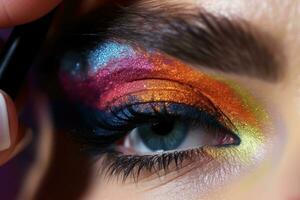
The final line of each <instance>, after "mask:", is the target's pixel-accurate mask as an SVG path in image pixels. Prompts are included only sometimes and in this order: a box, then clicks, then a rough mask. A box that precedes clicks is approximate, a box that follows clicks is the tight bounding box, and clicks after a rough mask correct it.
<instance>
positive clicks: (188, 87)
mask: <svg viewBox="0 0 300 200" xmlns="http://www.w3.org/2000/svg"><path fill="white" fill-rule="evenodd" d="M86 54H87V55H86V57H87V65H88V66H87V70H88V73H87V74H88V76H87V78H86V79H84V80H82V79H78V78H77V77H76V76H74V75H72V73H68V72H67V71H61V73H60V80H61V84H62V87H63V89H64V90H65V92H66V93H67V95H68V96H69V97H70V98H71V99H76V100H77V101H80V102H81V103H83V104H85V105H87V106H89V107H94V108H96V109H98V110H100V111H101V110H102V111H105V110H106V109H107V108H111V107H118V106H121V105H122V104H124V103H128V102H129V103H131V104H134V103H138V102H144V103H146V102H175V103H178V104H186V105H189V106H195V107H197V108H199V109H201V108H206V111H207V110H208V111H209V105H208V102H207V101H205V99H209V100H210V101H211V102H210V103H211V104H214V105H217V107H218V108H219V109H220V110H221V111H222V112H224V113H225V114H226V116H228V117H229V118H230V120H231V121H232V122H233V124H234V125H235V127H237V134H238V136H239V137H240V138H241V141H242V143H241V145H240V149H241V151H242V152H243V155H244V158H245V160H251V159H252V157H255V156H256V155H257V156H258V153H257V154H256V153H255V152H258V150H259V146H261V145H262V144H263V142H264V139H265V135H264V134H263V128H264V123H265V122H264V120H266V119H265V118H258V116H267V114H266V112H265V111H264V109H263V108H262V107H260V106H259V104H258V103H257V104H256V103H254V101H255V100H254V98H253V97H252V96H251V95H250V94H248V93H247V92H246V91H244V89H242V88H240V87H238V86H237V84H235V83H229V81H226V80H222V78H216V77H213V76H210V75H208V74H205V73H203V72H201V71H200V70H197V69H195V68H193V67H191V66H188V65H187V64H185V63H183V62H181V61H180V60H177V59H175V58H173V57H170V56H167V55H165V54H163V53H160V52H156V51H148V50H145V49H143V48H137V47H131V46H129V45H127V44H122V43H119V42H114V41H110V42H106V43H104V44H101V45H98V46H97V47H96V48H95V49H93V50H91V51H88V52H86ZM241 94H242V95H241ZM253 106H254V107H255V108H253ZM157 109H160V108H159V107H158V108H157ZM211 153H212V154H215V153H216V152H215V151H211ZM215 156H217V155H215Z"/></svg>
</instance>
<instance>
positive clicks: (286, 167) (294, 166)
mask: <svg viewBox="0 0 300 200" xmlns="http://www.w3.org/2000/svg"><path fill="white" fill-rule="evenodd" d="M172 2H173V1H169V3H170V4H172ZM179 2H181V1H179ZM185 3H187V4H190V5H191V4H193V5H194V4H198V5H201V6H203V7H204V8H205V9H206V10H208V11H211V12H214V13H222V14H224V15H229V16H230V15H236V16H239V17H241V18H244V19H245V20H247V21H249V22H251V23H252V24H254V25H255V26H257V27H260V28H261V29H262V30H263V31H266V32H268V33H270V34H271V35H273V36H274V38H275V39H276V40H279V41H280V42H282V43H283V49H282V51H284V54H285V55H286V58H287V62H286V63H285V65H284V66H282V67H284V71H285V72H284V73H285V74H284V76H283V78H282V80H280V81H279V82H278V83H266V82H263V81H258V80H256V79H255V78H246V77H239V76H233V75H228V74H222V75H223V76H225V77H228V78H230V79H231V80H234V81H236V82H238V83H240V84H241V85H243V86H247V88H248V89H249V90H250V91H251V92H252V93H253V94H255V95H256V96H259V97H260V98H261V99H263V101H264V102H265V104H266V105H268V107H269V109H270V110H272V111H274V113H272V114H271V116H272V117H274V118H276V117H278V121H277V122H275V124H276V123H277V124H281V125H283V126H284V127H285V128H283V129H280V128H276V129H277V131H275V132H276V135H277V136H278V138H277V139H276V142H277V143H276V145H275V147H274V148H272V150H271V152H270V153H269V154H268V156H266V158H265V159H266V161H265V162H269V164H266V165H265V167H257V168H256V169H255V170H253V171H252V172H251V173H249V174H247V175H245V174H244V175H243V176H241V178H239V179H237V180H234V181H232V182H229V183H227V184H226V185H225V186H223V188H218V189H216V190H215V192H214V193H208V194H206V192H204V193H201V192H200V193H196V192H194V190H193V189H192V187H190V185H189V184H187V186H186V187H183V188H180V184H177V185H176V182H180V181H182V180H183V177H178V176H176V175H174V176H173V178H174V177H175V179H174V180H172V181H162V180H158V179H156V180H154V181H152V182H151V181H150V182H143V181H142V183H138V184H137V185H135V184H125V185H124V184H120V183H118V182H114V181H112V182H109V183H108V184H102V183H103V180H101V179H100V180H99V179H97V180H95V182H94V184H93V186H92V187H91V190H90V192H89V194H88V195H87V197H86V199H89V200H95V199H253V198H255V199H276V200H277V199H278V200H289V199H291V200H292V199H300V192H299V189H300V173H299V170H298V169H299V167H300V157H299V144H300V135H299V122H298V119H299V115H300V110H299V97H300V95H299V86H300V68H299V67H298V65H299V63H300V59H299V56H296V55H297V52H299V50H300V38H299V34H300V25H299V23H297V22H298V21H299V19H300V15H299V7H300V1H297V0H290V1H285V2H282V1H277V0H275V1H274V0H265V1H258V0H257V1H256V0H255V1H245V0H234V1H225V0H224V1H223V0H216V1H214V0H213V1H203V0H198V1H196V0H190V1H185ZM274 19H276V20H274ZM275 121H276V120H275ZM274 152H276V153H274ZM200 173H201V172H200ZM198 175H199V176H200V174H198ZM184 176H187V177H188V176H191V173H190V174H186V175H184ZM187 179H189V180H192V178H187ZM162 183H163V184H162ZM149 185H150V188H151V189H147V188H149ZM198 186H199V187H201V183H200V184H199V185H198ZM176 187H177V188H176ZM174 188H175V189H174ZM114 191H118V192H114Z"/></svg>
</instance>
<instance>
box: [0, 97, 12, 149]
mask: <svg viewBox="0 0 300 200" xmlns="http://www.w3.org/2000/svg"><path fill="white" fill-rule="evenodd" d="M9 147H10V135H9V121H8V112H7V105H6V101H5V98H4V96H3V94H2V93H0V151H4V150H6V149H8V148H9Z"/></svg>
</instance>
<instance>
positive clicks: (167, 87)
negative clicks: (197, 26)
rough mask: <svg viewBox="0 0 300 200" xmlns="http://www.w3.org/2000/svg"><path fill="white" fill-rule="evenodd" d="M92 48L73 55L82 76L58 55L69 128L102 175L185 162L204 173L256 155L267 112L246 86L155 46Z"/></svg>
mask: <svg viewBox="0 0 300 200" xmlns="http://www.w3.org/2000/svg"><path fill="white" fill-rule="evenodd" d="M95 49H96V50H90V51H86V52H87V55H85V56H84V58H86V59H87V61H84V60H83V61H82V59H81V58H76V60H81V61H82V62H81V63H86V65H87V66H84V67H85V70H86V73H85V76H84V79H83V78H81V76H78V73H79V74H80V71H81V69H78V67H79V68H80V65H75V64H76V63H77V62H74V61H73V62H71V61H68V59H72V57H70V56H65V57H64V58H63V59H66V60H63V62H61V65H62V66H61V71H60V81H61V85H62V89H63V91H64V92H65V94H66V98H68V99H70V100H69V101H70V102H73V103H74V104H75V106H74V110H77V111H78V113H79V114H78V115H79V116H80V120H78V123H70V124H72V126H73V127H71V128H72V135H74V136H76V137H77V138H80V142H81V143H82V145H83V148H84V149H85V150H88V151H89V152H93V154H94V153H95V154H96V155H95V156H96V157H97V158H98V157H100V158H101V159H100V160H101V161H102V164H101V169H102V171H103V172H104V174H107V175H108V176H109V177H111V178H116V179H118V177H120V176H121V177H122V178H121V179H122V180H126V179H127V178H133V179H134V180H137V179H138V177H140V176H141V177H144V176H146V175H147V174H148V175H149V173H150V174H156V173H158V172H161V171H162V172H163V173H167V172H170V171H172V170H179V169H180V168H181V166H184V165H183V163H186V162H188V163H189V164H192V165H193V166H194V167H195V166H197V167H195V168H197V169H199V170H200V169H203V170H202V171H201V170H200V171H201V172H199V173H203V174H202V175H203V176H208V175H210V174H219V173H223V171H224V170H232V171H234V170H236V166H240V165H243V166H247V165H248V164H245V163H249V166H250V164H251V163H255V162H256V160H258V159H259V158H261V155H260V152H259V151H260V150H259V149H260V146H261V145H262V144H263V140H264V138H265V137H264V134H263V128H264V119H266V115H267V114H266V112H265V111H264V110H263V109H262V108H261V107H260V106H259V104H258V103H256V101H255V100H254V98H252V96H251V95H250V94H248V93H247V91H246V90H245V89H242V88H240V87H239V86H238V85H237V84H235V83H233V82H231V81H228V80H225V79H223V78H222V77H216V76H210V75H208V74H205V73H203V72H201V71H200V70H196V69H194V68H192V67H190V66H188V65H186V64H184V63H182V62H180V61H179V60H177V59H175V58H171V57H168V56H166V55H164V54H162V53H160V52H155V51H147V50H144V49H142V48H137V47H131V46H129V45H124V44H122V43H118V42H107V43H105V44H100V46H97V47H95ZM112 52H113V54H112ZM66 55H70V54H66ZM72 55H73V54H72ZM99 56H100V58H99ZM92 61H93V62H92ZM72 63H73V64H74V63H75V64H74V65H75V66H74V67H72V66H70V65H72ZM64 65H68V66H64ZM83 65H84V64H83ZM74 70H75V71H76V73H74ZM77 72H78V73H77ZM74 99H75V101H74ZM158 174H160V175H161V173H158ZM197 177H198V176H197ZM212 179H218V177H217V176H213V177H212ZM215 182H218V181H215Z"/></svg>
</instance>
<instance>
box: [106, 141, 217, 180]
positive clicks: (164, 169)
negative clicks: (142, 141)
mask: <svg viewBox="0 0 300 200" xmlns="http://www.w3.org/2000/svg"><path fill="white" fill-rule="evenodd" d="M204 148H205V147H202V148H197V149H187V150H182V151H173V152H165V153H161V154H153V155H123V154H121V153H118V152H113V153H104V154H102V155H101V156H100V160H101V171H102V173H101V174H102V175H104V177H105V178H107V179H108V180H109V179H110V178H114V179H116V180H119V181H121V182H123V183H124V182H125V181H126V180H127V179H128V178H130V180H133V181H134V182H138V181H139V180H140V179H143V178H146V176H145V175H142V176H141V174H145V173H146V174H147V173H149V175H153V174H156V175H157V176H158V177H161V176H165V175H167V174H168V173H170V172H172V171H175V170H176V171H179V170H180V169H181V168H183V167H184V166H186V165H188V164H190V163H194V162H196V161H198V162H201V164H202V163H203V164H204V163H208V162H210V161H212V159H213V158H212V157H211V156H210V155H208V154H207V153H206V151H205V150H204Z"/></svg>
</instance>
